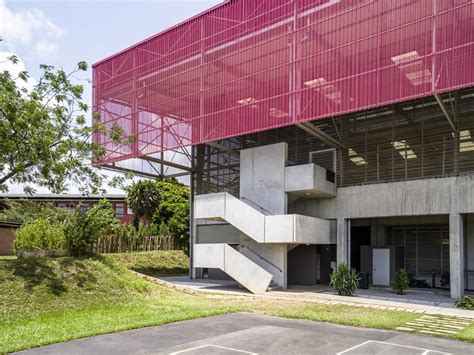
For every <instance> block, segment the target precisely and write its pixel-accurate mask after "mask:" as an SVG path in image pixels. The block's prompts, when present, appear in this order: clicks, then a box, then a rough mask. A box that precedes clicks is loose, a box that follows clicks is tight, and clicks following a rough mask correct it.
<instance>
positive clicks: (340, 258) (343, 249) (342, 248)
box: [337, 218, 349, 264]
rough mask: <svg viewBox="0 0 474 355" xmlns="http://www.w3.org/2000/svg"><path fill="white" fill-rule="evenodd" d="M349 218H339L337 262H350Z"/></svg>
mask: <svg viewBox="0 0 474 355" xmlns="http://www.w3.org/2000/svg"><path fill="white" fill-rule="evenodd" d="M348 231H349V228H348V220H346V219H344V218H338V219H337V263H338V264H339V263H346V264H347V262H348V258H347V255H348V253H349V245H348V238H347V236H348Z"/></svg>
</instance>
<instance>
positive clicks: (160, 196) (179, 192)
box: [127, 179, 190, 247]
mask: <svg viewBox="0 0 474 355" xmlns="http://www.w3.org/2000/svg"><path fill="white" fill-rule="evenodd" d="M189 197H190V193H189V188H188V187H187V186H186V185H183V184H181V183H180V182H178V181H177V180H176V179H164V180H156V181H152V180H140V181H138V182H136V183H135V184H133V185H131V186H129V187H128V188H127V202H128V204H129V206H130V208H131V209H132V210H133V212H134V213H135V216H136V217H137V218H143V219H144V220H145V221H147V222H151V223H150V229H149V231H150V232H152V233H154V235H170V236H173V237H174V238H176V241H177V244H178V245H179V246H181V247H182V246H186V245H187V241H188V237H189V208H190V205H189ZM135 228H136V232H137V235H140V233H139V230H140V228H143V227H142V226H140V224H139V223H138V220H137V221H136V223H135ZM150 235H153V234H150Z"/></svg>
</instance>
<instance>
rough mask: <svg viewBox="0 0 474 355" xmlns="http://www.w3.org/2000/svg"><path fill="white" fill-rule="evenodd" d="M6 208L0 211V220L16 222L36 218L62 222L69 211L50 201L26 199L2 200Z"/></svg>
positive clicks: (29, 220)
mask: <svg viewBox="0 0 474 355" xmlns="http://www.w3.org/2000/svg"><path fill="white" fill-rule="evenodd" d="M4 203H5V204H6V206H7V208H6V209H4V210H3V211H1V212H0V220H1V221H8V222H16V223H20V224H23V223H27V222H32V221H34V220H37V219H45V220H47V221H50V222H53V223H54V222H58V223H59V222H63V221H65V220H66V218H67V216H68V215H69V214H70V213H71V212H70V211H69V210H68V209H66V208H59V207H56V206H54V205H52V204H50V203H37V202H34V201H30V200H27V199H24V200H19V201H13V200H6V201H4Z"/></svg>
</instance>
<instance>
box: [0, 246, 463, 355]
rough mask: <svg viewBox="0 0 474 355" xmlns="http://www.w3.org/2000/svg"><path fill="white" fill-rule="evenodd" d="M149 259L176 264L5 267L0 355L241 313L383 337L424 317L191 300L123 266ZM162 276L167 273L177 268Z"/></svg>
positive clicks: (73, 262)
mask: <svg viewBox="0 0 474 355" xmlns="http://www.w3.org/2000/svg"><path fill="white" fill-rule="evenodd" d="M150 258H151V259H156V260H162V261H163V262H164V261H165V260H167V261H169V260H170V258H171V259H172V257H171V256H170V255H161V256H160V255H152V256H150V255H146V253H144V255H139V254H137V255H133V256H128V255H113V256H110V255H109V256H106V257H97V258H93V259H79V260H78V259H72V258H62V259H53V260H41V261H32V260H28V261H22V260H12V259H0V353H2V352H8V351H15V350H20V349H26V348H30V347H34V346H39V345H44V344H49V343H53V342H59V341H65V340H70V339H76V338H80V337H85V336H90V335H96V334H103V333H110V332H116V331H120V330H125V329H131V328H139V327H144V326H151V325H159V324H164V323H169V322H174V321H177V320H184V319H191V318H196V317H204V316H210V315H216V314H223V313H229V312H238V311H257V312H263V313H266V314H271V315H276V316H282V317H289V318H300V319H310V320H315V321H324V322H332V323H338V324H345V325H354V326H361V327H372V328H380V329H393V328H395V327H396V326H399V325H401V324H403V323H405V322H407V321H409V320H413V319H416V318H418V317H419V315H418V314H413V313H406V312H397V311H384V310H374V309H366V308H355V307H347V306H327V305H316V304H311V303H305V302H290V301H270V300H252V299H248V300H247V299H235V298H230V299H229V298H226V297H222V296H214V295H202V294H195V295H193V294H188V293H184V292H180V291H177V290H174V289H169V288H166V287H163V286H157V285H154V284H150V283H148V282H146V281H144V280H142V279H140V278H137V277H135V276H134V275H132V274H130V273H128V272H127V271H126V269H125V268H124V267H123V265H122V264H120V263H124V264H125V265H127V266H128V267H130V268H142V267H143V266H144V264H147V263H148V262H147V261H145V260H144V259H150ZM134 260H135V261H137V264H138V265H140V266H136V265H135V264H134ZM148 265H149V264H148ZM157 269H161V270H167V271H169V270H170V269H175V266H172V264H171V263H170V264H167V265H162V266H157ZM168 274H169V273H168ZM471 336H472V335H471Z"/></svg>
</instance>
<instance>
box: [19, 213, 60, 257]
mask: <svg viewBox="0 0 474 355" xmlns="http://www.w3.org/2000/svg"><path fill="white" fill-rule="evenodd" d="M14 244H15V250H22V249H26V250H29V249H65V247H66V239H65V237H64V232H63V229H62V226H61V225H60V224H58V223H50V222H49V221H47V220H45V219H38V220H36V221H34V222H29V223H27V224H24V225H23V226H22V227H21V228H20V229H19V230H18V231H17V233H16V239H15V242H14Z"/></svg>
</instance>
